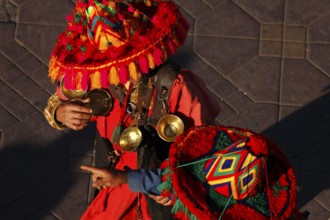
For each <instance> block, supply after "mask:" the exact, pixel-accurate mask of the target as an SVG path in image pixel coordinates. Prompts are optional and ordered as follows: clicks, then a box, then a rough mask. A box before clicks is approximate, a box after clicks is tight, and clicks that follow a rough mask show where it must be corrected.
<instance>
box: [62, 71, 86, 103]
mask: <svg viewBox="0 0 330 220" xmlns="http://www.w3.org/2000/svg"><path fill="white" fill-rule="evenodd" d="M64 77H65V75H64V76H62V78H61V81H60V91H61V93H62V94H63V96H64V97H65V98H67V99H69V100H72V99H81V98H83V97H84V96H85V95H86V93H87V90H83V89H76V90H73V89H67V88H65V86H64Z"/></svg>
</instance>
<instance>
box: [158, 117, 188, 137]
mask: <svg viewBox="0 0 330 220" xmlns="http://www.w3.org/2000/svg"><path fill="white" fill-rule="evenodd" d="M183 131H184V124H183V121H182V120H181V118H179V117H178V116H176V115H173V114H167V115H164V116H163V117H161V118H160V119H159V121H158V123H157V133H158V135H159V137H160V138H161V139H163V140H164V141H167V142H173V141H175V139H176V138H177V137H178V136H180V135H181V134H182V133H183Z"/></svg>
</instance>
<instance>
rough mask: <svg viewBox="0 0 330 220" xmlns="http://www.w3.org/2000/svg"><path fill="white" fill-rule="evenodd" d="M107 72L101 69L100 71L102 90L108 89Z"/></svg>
mask: <svg viewBox="0 0 330 220" xmlns="http://www.w3.org/2000/svg"><path fill="white" fill-rule="evenodd" d="M108 77H109V72H108V71H107V70H106V69H103V70H102V71H101V85H102V87H103V88H108V87H109V80H108Z"/></svg>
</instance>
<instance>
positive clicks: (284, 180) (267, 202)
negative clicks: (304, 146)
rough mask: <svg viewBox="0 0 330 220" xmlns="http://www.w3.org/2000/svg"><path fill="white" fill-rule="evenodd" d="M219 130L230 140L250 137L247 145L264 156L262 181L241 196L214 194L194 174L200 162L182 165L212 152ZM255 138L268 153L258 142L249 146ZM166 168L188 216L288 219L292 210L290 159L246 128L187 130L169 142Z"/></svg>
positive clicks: (293, 192) (293, 184)
mask: <svg viewBox="0 0 330 220" xmlns="http://www.w3.org/2000/svg"><path fill="white" fill-rule="evenodd" d="M220 133H223V134H227V135H228V136H229V137H230V139H231V141H232V142H237V141H239V140H240V139H242V138H245V137H251V139H253V140H254V141H251V142H250V143H249V142H247V145H251V146H249V147H250V148H249V149H250V150H251V149H252V148H253V150H254V152H253V154H254V155H255V156H256V157H257V158H259V159H265V160H264V161H265V162H262V163H261V164H263V166H264V168H263V172H262V174H263V175H260V177H259V178H262V181H261V184H260V185H259V187H258V188H256V190H255V191H253V193H252V191H251V193H250V194H249V195H247V196H246V197H244V198H243V199H236V200H235V199H233V198H232V197H231V196H229V197H228V196H224V195H220V194H217V195H215V191H213V189H212V187H210V185H208V183H207V182H203V181H201V179H198V178H196V172H203V171H204V170H199V171H198V170H197V171H196V169H195V168H196V167H203V165H201V164H199V165H196V167H195V168H193V170H192V169H191V168H189V166H187V167H182V164H187V163H191V162H192V161H198V160H200V158H205V156H206V157H207V156H209V155H211V154H210V152H212V151H214V147H215V146H214V145H215V140H216V139H217V138H218V137H219V134H220ZM252 137H253V138H252ZM258 140H262V142H263V143H265V144H266V148H267V149H268V151H266V152H267V155H264V153H265V151H264V149H263V151H260V152H257V150H256V149H257V148H258V146H252V145H256V143H257V142H258ZM218 144H219V142H218ZM169 169H170V178H171V181H172V186H173V190H174V192H175V194H176V195H177V199H178V200H180V202H181V203H182V204H183V205H184V207H185V208H186V209H187V210H188V211H189V213H190V214H188V216H189V215H190V218H191V217H192V216H194V217H196V218H198V219H219V217H220V216H221V217H222V218H223V219H251V220H252V219H269V218H275V219H287V218H289V217H290V216H291V215H292V213H293V211H294V210H295V206H296V180H295V175H294V172H293V169H292V167H291V165H290V163H289V162H288V160H287V159H286V158H285V155H284V154H283V153H282V152H281V151H280V149H279V148H278V147H277V146H276V145H274V144H273V143H272V142H271V141H269V140H268V139H267V138H265V137H264V136H262V135H260V134H257V133H255V132H253V131H250V130H247V129H241V128H233V127H224V126H207V127H195V128H192V129H190V130H188V131H187V132H185V133H184V134H183V135H182V136H180V137H179V138H178V139H177V140H176V141H175V142H174V143H173V144H172V146H171V149H170V154H169ZM197 175H198V174H197ZM202 175H206V174H205V173H204V174H202ZM167 178H168V177H167ZM181 211H182V210H181ZM183 212H184V211H183ZM179 215H180V211H179ZM181 215H182V212H181Z"/></svg>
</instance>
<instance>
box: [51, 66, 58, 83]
mask: <svg viewBox="0 0 330 220" xmlns="http://www.w3.org/2000/svg"><path fill="white" fill-rule="evenodd" d="M59 69H60V68H59V67H49V71H48V76H49V78H50V79H51V81H52V83H53V82H54V81H55V80H56V79H57V76H58V71H59Z"/></svg>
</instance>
